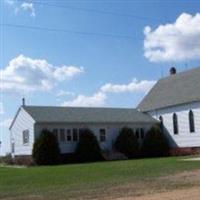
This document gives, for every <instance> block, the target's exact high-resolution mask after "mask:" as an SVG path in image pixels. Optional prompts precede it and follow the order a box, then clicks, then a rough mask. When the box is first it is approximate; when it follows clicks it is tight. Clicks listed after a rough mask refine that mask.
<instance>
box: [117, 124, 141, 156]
mask: <svg viewBox="0 0 200 200" xmlns="http://www.w3.org/2000/svg"><path fill="white" fill-rule="evenodd" d="M115 148H116V150H117V151H119V152H121V153H123V154H124V155H125V156H127V157H128V158H134V157H136V156H138V152H139V143H138V140H137V138H136V136H135V135H134V132H133V130H132V129H131V128H128V127H124V128H122V129H121V130H120V132H119V136H118V137H117V139H116V142H115Z"/></svg>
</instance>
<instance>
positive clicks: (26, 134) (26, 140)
mask: <svg viewBox="0 0 200 200" xmlns="http://www.w3.org/2000/svg"><path fill="white" fill-rule="evenodd" d="M28 143H29V130H24V131H23V144H25V145H26V144H28Z"/></svg>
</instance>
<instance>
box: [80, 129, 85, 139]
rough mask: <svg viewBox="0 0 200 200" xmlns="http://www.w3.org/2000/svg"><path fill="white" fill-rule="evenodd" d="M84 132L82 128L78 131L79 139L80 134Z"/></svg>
mask: <svg viewBox="0 0 200 200" xmlns="http://www.w3.org/2000/svg"><path fill="white" fill-rule="evenodd" d="M83 132H84V129H83V128H80V129H79V138H80V137H81V134H82V133H83Z"/></svg>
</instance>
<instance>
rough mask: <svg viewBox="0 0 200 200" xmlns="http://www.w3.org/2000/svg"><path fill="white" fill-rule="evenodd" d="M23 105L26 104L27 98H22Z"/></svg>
mask: <svg viewBox="0 0 200 200" xmlns="http://www.w3.org/2000/svg"><path fill="white" fill-rule="evenodd" d="M22 106H25V98H22Z"/></svg>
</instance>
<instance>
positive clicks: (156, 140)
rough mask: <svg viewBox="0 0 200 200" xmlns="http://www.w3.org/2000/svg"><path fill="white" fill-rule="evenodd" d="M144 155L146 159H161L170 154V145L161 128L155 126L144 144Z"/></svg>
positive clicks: (148, 133) (147, 135)
mask: <svg viewBox="0 0 200 200" xmlns="http://www.w3.org/2000/svg"><path fill="white" fill-rule="evenodd" d="M142 154H143V155H144V156H146V157H161V156H167V155H168V154H169V143H168V140H167V138H166V136H165V135H164V134H163V132H162V131H161V128H160V127H159V126H153V127H152V128H151V129H150V130H149V131H148V132H147V134H146V136H145V138H144V141H143V144H142Z"/></svg>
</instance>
